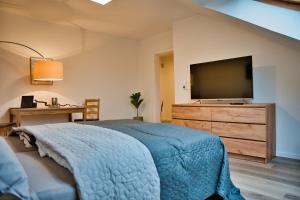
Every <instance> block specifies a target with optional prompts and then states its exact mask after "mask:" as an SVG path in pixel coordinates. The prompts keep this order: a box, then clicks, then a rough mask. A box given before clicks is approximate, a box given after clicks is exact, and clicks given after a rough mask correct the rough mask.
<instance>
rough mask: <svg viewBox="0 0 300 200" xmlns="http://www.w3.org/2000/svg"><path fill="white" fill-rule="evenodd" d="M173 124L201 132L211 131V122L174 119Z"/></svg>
mask: <svg viewBox="0 0 300 200" xmlns="http://www.w3.org/2000/svg"><path fill="white" fill-rule="evenodd" d="M172 123H173V124H176V125H179V126H185V127H189V128H193V129H197V130H201V131H211V122H206V121H193V120H180V119H173V120H172Z"/></svg>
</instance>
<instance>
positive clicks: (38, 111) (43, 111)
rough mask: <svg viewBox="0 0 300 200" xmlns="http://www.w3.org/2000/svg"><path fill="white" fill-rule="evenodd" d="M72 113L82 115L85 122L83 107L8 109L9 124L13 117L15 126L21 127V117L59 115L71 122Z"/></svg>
mask: <svg viewBox="0 0 300 200" xmlns="http://www.w3.org/2000/svg"><path fill="white" fill-rule="evenodd" d="M72 113H82V115H83V120H84V121H85V120H86V115H85V107H84V106H78V107H62V108H10V109H9V114H10V122H13V120H14V116H15V117H16V124H17V126H21V121H22V116H32V115H60V114H68V115H69V121H70V122H71V121H72Z"/></svg>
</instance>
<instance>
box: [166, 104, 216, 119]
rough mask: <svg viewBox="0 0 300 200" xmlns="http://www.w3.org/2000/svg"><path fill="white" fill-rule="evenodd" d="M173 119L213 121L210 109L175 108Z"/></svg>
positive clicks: (173, 109)
mask: <svg viewBox="0 0 300 200" xmlns="http://www.w3.org/2000/svg"><path fill="white" fill-rule="evenodd" d="M172 117H173V118H177V119H195V120H205V121H211V110H210V108H208V107H183V106H173V108H172Z"/></svg>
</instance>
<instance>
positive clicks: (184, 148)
mask: <svg viewBox="0 0 300 200" xmlns="http://www.w3.org/2000/svg"><path fill="white" fill-rule="evenodd" d="M88 123H89V124H91V125H95V126H102V127H106V128H110V129H113V130H118V131H120V132H123V133H125V134H128V135H130V136H132V137H134V138H136V139H137V140H139V141H140V142H142V143H143V144H144V145H145V146H146V147H147V148H148V149H149V151H150V152H151V154H152V157H153V160H154V162H155V165H156V168H157V171H158V174H159V176H160V185H161V199H162V200H177V199H178V200H194V199H195V200H201V199H206V198H208V197H210V196H211V195H213V194H215V193H217V194H219V195H220V196H222V197H223V198H224V199H225V200H240V199H244V198H243V197H242V196H241V195H240V191H239V189H237V188H236V187H235V186H234V185H233V183H232V181H231V179H230V173H229V163H228V158H227V153H226V151H225V148H224V144H223V142H222V141H221V139H220V138H219V137H217V136H214V135H212V134H210V133H208V132H204V131H196V130H193V129H189V128H185V127H179V126H175V125H167V124H152V123H138V122H133V121H132V120H117V121H116V120H113V121H102V122H88Z"/></svg>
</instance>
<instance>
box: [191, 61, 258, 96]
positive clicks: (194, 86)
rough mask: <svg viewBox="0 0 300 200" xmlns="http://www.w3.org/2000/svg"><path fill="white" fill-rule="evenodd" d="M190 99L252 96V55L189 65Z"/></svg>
mask: <svg viewBox="0 0 300 200" xmlns="http://www.w3.org/2000/svg"><path fill="white" fill-rule="evenodd" d="M190 75H191V77H190V78H191V98H192V99H235V98H245V99H246V98H253V76H252V56H246V57H240V58H232V59H226V60H220V61H213V62H206V63H199V64H193V65H190Z"/></svg>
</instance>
